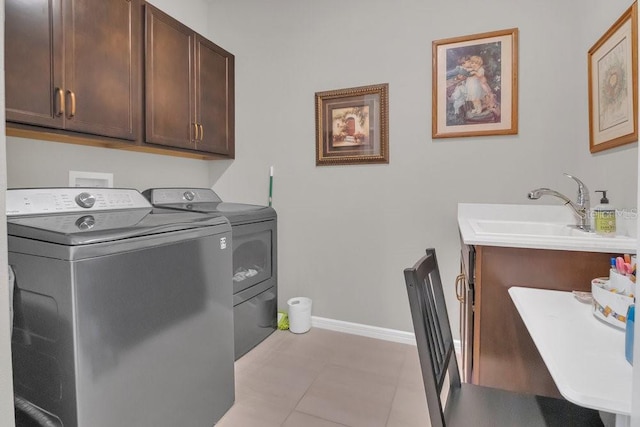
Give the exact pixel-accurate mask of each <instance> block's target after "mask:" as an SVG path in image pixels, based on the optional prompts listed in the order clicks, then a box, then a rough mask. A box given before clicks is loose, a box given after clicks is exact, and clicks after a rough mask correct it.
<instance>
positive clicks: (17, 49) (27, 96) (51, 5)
mask: <svg viewBox="0 0 640 427" xmlns="http://www.w3.org/2000/svg"><path fill="white" fill-rule="evenodd" d="M5 14H6V20H5V61H4V62H5V64H4V65H5V85H6V86H5V92H6V109H7V120H9V121H13V122H18V123H30V124H36V125H40V126H47V127H54V128H60V127H62V126H63V121H64V119H63V114H62V111H61V108H62V105H63V101H62V99H63V98H62V97H63V94H64V92H63V91H64V80H63V74H62V67H63V64H62V7H61V0H31V1H21V0H6V1H5Z"/></svg>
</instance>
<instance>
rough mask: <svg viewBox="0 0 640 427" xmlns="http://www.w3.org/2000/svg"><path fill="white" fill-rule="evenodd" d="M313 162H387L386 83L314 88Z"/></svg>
mask: <svg viewBox="0 0 640 427" xmlns="http://www.w3.org/2000/svg"><path fill="white" fill-rule="evenodd" d="M315 104H316V166H330V165H351V164H367V163H389V85H388V84H387V83H382V84H375V85H369V86H359V87H352V88H347V89H338V90H331V91H325V92H316V94H315Z"/></svg>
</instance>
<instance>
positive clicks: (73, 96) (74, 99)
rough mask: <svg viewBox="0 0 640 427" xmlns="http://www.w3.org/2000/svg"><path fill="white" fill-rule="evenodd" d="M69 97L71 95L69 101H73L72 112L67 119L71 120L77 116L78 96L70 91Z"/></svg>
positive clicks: (68, 92)
mask: <svg viewBox="0 0 640 427" xmlns="http://www.w3.org/2000/svg"><path fill="white" fill-rule="evenodd" d="M67 95H69V99H71V111H70V112H69V115H68V116H67V118H69V119H71V118H73V117H74V116H75V115H76V94H75V93H73V91H70V90H68V91H67Z"/></svg>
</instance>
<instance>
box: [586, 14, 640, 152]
mask: <svg viewBox="0 0 640 427" xmlns="http://www.w3.org/2000/svg"><path fill="white" fill-rule="evenodd" d="M637 35H638V9H637V3H636V2H634V3H633V4H632V5H631V7H629V8H628V9H627V10H626V11H625V12H624V13H623V14H622V16H621V17H620V18H618V20H617V21H616V22H615V23H614V24H613V25H612V26H611V28H609V29H608V30H607V32H606V33H604V35H603V36H602V37H600V39H599V40H598V41H597V42H596V43H595V44H594V45H593V46H592V47H591V49H589V52H588V54H587V58H588V61H587V64H588V83H589V89H588V90H589V151H590V152H591V153H597V152H599V151H603V150H608V149H610V148H614V147H619V146H621V145H624V144H629V143H632V142H635V141H637V140H638V46H637V44H638V42H637V40H638V36H637Z"/></svg>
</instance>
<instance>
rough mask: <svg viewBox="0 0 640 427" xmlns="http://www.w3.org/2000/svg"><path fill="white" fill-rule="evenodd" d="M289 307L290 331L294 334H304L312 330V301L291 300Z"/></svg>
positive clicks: (297, 298) (302, 299) (302, 298)
mask: <svg viewBox="0 0 640 427" xmlns="http://www.w3.org/2000/svg"><path fill="white" fill-rule="evenodd" d="M287 306H288V307H289V330H290V331H291V332H293V333H294V334H303V333H305V332H307V331H308V330H309V329H311V299H310V298H305V297H296V298H291V299H289V301H287Z"/></svg>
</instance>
